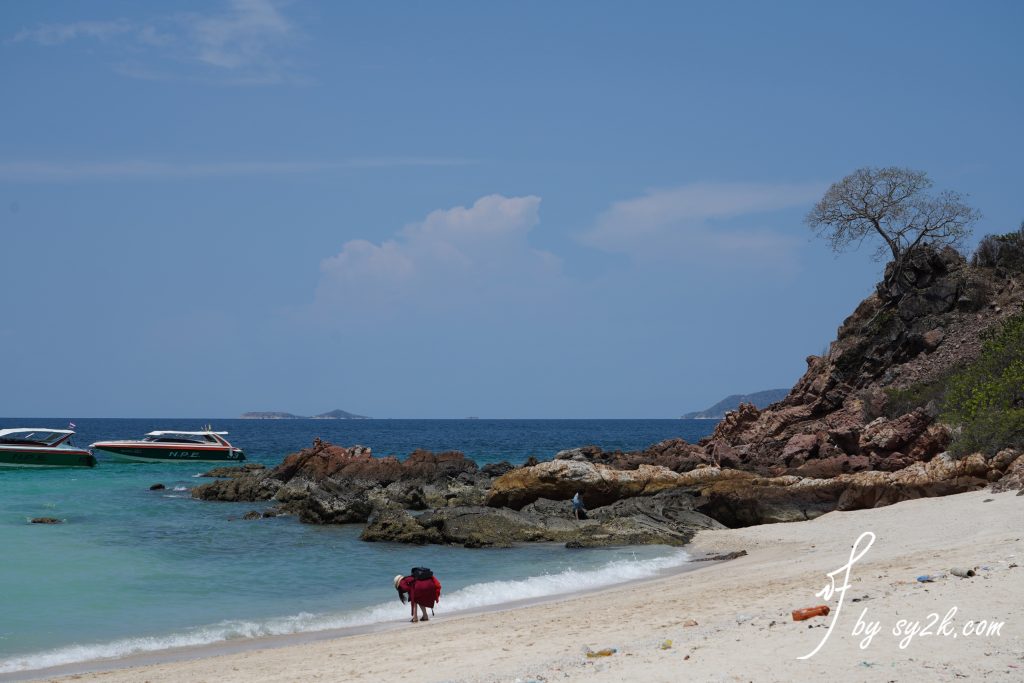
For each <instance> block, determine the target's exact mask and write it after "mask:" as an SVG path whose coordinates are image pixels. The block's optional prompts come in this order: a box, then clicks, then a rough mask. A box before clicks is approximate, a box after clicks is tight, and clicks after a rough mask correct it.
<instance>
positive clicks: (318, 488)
mask: <svg viewBox="0 0 1024 683" xmlns="http://www.w3.org/2000/svg"><path fill="white" fill-rule="evenodd" d="M208 474H209V475H210V476H225V477H230V478H227V479H220V480H218V481H215V482H211V483H209V484H203V485H201V486H197V487H195V488H194V489H193V490H192V496H193V497H194V498H199V499H201V500H217V501H236V502H237V501H245V502H255V501H261V500H274V501H276V502H277V504H278V507H279V508H280V509H281V510H282V511H283V512H286V513H291V514H295V515H297V516H298V518H299V520H300V521H302V522H305V523H309V524H348V523H355V522H365V521H367V519H369V517H370V516H371V515H372V514H373V513H374V511H376V510H386V509H404V508H408V509H413V510H426V509H429V508H438V507H446V506H453V505H474V504H480V503H482V502H483V500H484V492H485V490H486V485H487V484H488V483H489V482H490V477H489V476H488V475H486V474H483V473H480V472H478V468H477V465H476V463H474V462H473V461H472V460H468V459H467V458H465V457H464V456H463V455H462V454H461V453H457V452H448V453H439V454H434V453H431V452H429V451H423V450H419V451H415V452H414V453H412V454H411V455H410V456H409V457H408V458H406V459H405V460H402V461H399V460H398V458H395V457H393V456H387V457H383V458H377V457H374V456H373V454H372V452H371V451H370V449H369V448H365V447H363V446H352V447H349V448H345V447H341V446H335V445H333V444H330V443H327V442H325V441H321V440H320V439H317V440H315V441H314V443H313V445H312V447H310V448H307V449H304V450H302V451H299V452H298V453H293V454H291V455H289V456H288V457H287V458H285V459H284V461H283V462H282V463H281V464H280V465H279V466H277V467H275V468H273V469H272V470H261V469H259V468H248V469H246V468H219V469H217V470H212V471H211V472H210V473H208Z"/></svg>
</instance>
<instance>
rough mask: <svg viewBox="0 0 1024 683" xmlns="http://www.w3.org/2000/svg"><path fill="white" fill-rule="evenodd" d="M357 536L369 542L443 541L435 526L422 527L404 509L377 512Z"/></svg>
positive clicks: (423, 543)
mask: <svg viewBox="0 0 1024 683" xmlns="http://www.w3.org/2000/svg"><path fill="white" fill-rule="evenodd" d="M359 538H360V539H361V540H364V541H369V542H375V541H394V542H397V543H411V544H414V545H425V544H427V543H442V542H443V541H442V538H441V535H440V534H439V533H438V531H437V529H436V528H432V527H424V526H423V525H422V524H420V523H419V522H417V521H416V519H415V518H413V516H412V515H410V514H409V513H408V512H406V511H405V510H386V511H383V512H381V513H379V514H377V515H376V516H375V517H373V518H372V519H370V523H369V524H368V525H367V526H366V528H365V529H363V533H362V535H361V536H360V537H359Z"/></svg>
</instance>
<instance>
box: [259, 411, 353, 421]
mask: <svg viewBox="0 0 1024 683" xmlns="http://www.w3.org/2000/svg"><path fill="white" fill-rule="evenodd" d="M242 419H243V420H370V419H373V418H370V417H367V416H366V415H356V414H355V413H350V412H348V411H345V410H332V411H330V412H326V413H320V414H319V415H293V414H291V413H281V412H276V411H255V412H251V413H242Z"/></svg>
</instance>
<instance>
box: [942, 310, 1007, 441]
mask: <svg viewBox="0 0 1024 683" xmlns="http://www.w3.org/2000/svg"><path fill="white" fill-rule="evenodd" d="M942 418H943V421H945V422H948V423H950V424H952V425H954V426H958V427H959V428H960V433H959V434H958V435H957V436H956V437H955V439H954V441H953V445H952V451H953V453H954V454H956V455H964V454H967V453H974V452H977V451H980V452H982V453H986V454H988V455H994V454H995V453H996V452H997V451H999V450H1001V449H1003V448H1022V447H1024V315H1017V316H1014V317H1012V318H1009V319H1007V320H1006V321H1005V322H1003V324H1002V325H1000V326H999V327H998V328H996V329H995V330H994V331H992V332H990V333H989V334H988V335H987V339H986V340H985V343H984V345H983V346H982V352H981V355H980V356H979V357H978V359H977V360H975V361H974V362H973V363H971V364H970V365H968V366H967V367H965V368H964V369H962V370H961V371H960V372H958V373H956V374H955V375H954V376H953V377H952V378H951V379H950V382H949V385H948V387H947V389H946V395H945V406H944V412H943V415H942Z"/></svg>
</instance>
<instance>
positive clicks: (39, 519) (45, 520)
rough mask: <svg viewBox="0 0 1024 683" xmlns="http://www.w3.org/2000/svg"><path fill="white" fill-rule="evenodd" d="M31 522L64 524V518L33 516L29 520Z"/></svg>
mask: <svg viewBox="0 0 1024 683" xmlns="http://www.w3.org/2000/svg"><path fill="white" fill-rule="evenodd" d="M29 521H30V523H31V524H63V523H64V520H62V519H57V518H56V517H33V518H32V519H31V520H29Z"/></svg>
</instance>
